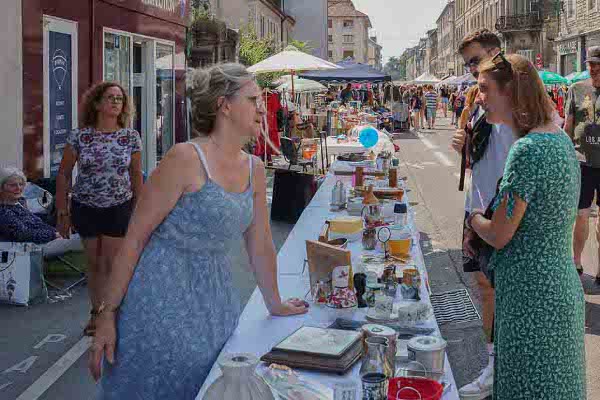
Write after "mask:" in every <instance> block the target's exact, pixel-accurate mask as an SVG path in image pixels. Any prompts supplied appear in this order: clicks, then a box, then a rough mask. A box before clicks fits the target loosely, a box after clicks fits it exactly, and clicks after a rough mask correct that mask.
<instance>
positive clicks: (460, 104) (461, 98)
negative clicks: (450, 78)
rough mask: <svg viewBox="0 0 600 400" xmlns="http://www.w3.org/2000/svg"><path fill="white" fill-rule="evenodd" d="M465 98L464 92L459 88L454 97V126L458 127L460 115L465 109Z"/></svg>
mask: <svg viewBox="0 0 600 400" xmlns="http://www.w3.org/2000/svg"><path fill="white" fill-rule="evenodd" d="M466 100H467V98H466V96H465V92H464V91H463V90H459V91H458V93H456V96H455V97H454V102H453V105H454V126H455V127H456V128H458V127H459V126H458V121H459V120H460V116H461V115H462V112H463V110H464V109H465V102H466Z"/></svg>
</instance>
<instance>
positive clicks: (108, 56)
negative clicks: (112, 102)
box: [104, 32, 132, 95]
mask: <svg viewBox="0 0 600 400" xmlns="http://www.w3.org/2000/svg"><path fill="white" fill-rule="evenodd" d="M131 78H132V75H131V37H129V36H127V35H120V34H116V33H111V32H105V33H104V80H105V81H114V82H118V83H119V84H120V85H121V86H123V88H124V89H125V90H126V91H127V93H129V94H130V95H131Z"/></svg>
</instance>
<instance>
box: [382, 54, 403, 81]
mask: <svg viewBox="0 0 600 400" xmlns="http://www.w3.org/2000/svg"><path fill="white" fill-rule="evenodd" d="M383 71H384V72H385V73H386V74H388V75H390V76H391V77H392V80H395V81H399V80H405V79H406V60H405V59H404V57H390V59H389V60H388V62H387V63H386V64H385V66H384V67H383Z"/></svg>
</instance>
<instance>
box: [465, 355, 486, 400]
mask: <svg viewBox="0 0 600 400" xmlns="http://www.w3.org/2000/svg"><path fill="white" fill-rule="evenodd" d="M493 388H494V362H493V359H492V360H491V361H490V363H489V364H488V366H487V367H485V369H484V370H483V371H482V372H481V375H479V377H478V378H477V379H475V380H474V381H473V382H471V383H469V384H468V385H466V386H463V387H461V388H460V390H459V391H458V394H459V396H460V398H461V400H483V399H485V398H486V397H488V396H491V395H492V393H493Z"/></svg>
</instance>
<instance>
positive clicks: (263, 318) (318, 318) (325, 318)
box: [197, 174, 459, 400]
mask: <svg viewBox="0 0 600 400" xmlns="http://www.w3.org/2000/svg"><path fill="white" fill-rule="evenodd" d="M338 179H340V178H339V177H336V176H333V175H332V174H329V175H328V176H327V178H326V180H325V181H324V182H323V184H322V185H321V187H320V189H319V191H318V192H317V194H316V195H315V196H314V198H313V200H312V201H311V203H310V204H309V205H308V207H307V208H306V209H305V211H304V212H303V214H302V216H301V217H300V219H299V220H298V222H297V223H296V225H295V226H294V229H293V230H292V231H291V233H290V235H289V236H288V238H287V240H286V242H285V244H284V245H283V247H282V248H281V250H280V252H279V254H278V256H277V262H278V282H279V291H280V293H281V296H282V297H283V298H290V297H299V298H307V296H308V293H309V291H310V280H309V275H308V267H307V268H306V269H304V271H303V264H304V259H305V258H306V245H305V241H306V240H316V239H317V237H318V235H319V232H320V230H321V226H322V224H323V223H324V221H325V219H327V218H330V217H333V216H337V215H341V214H346V212H345V211H342V212H331V211H329V194H330V193H331V189H332V188H333V185H334V184H335V182H336V181H337V180H338ZM341 179H342V180H343V181H344V182H345V184H347V185H349V184H350V178H349V177H343V178H341ZM410 220H411V222H412V221H414V219H412V218H411V219H410ZM412 228H413V232H414V239H415V240H413V242H414V244H415V245H414V246H413V248H412V249H411V256H412V258H413V262H414V264H415V266H416V267H417V268H418V269H419V271H420V273H421V276H422V278H423V282H427V281H428V278H427V270H426V269H425V264H424V261H423V255H422V253H421V248H420V246H419V245H418V232H417V231H416V229H415V227H414V223H412ZM348 249H349V250H351V251H352V265H353V268H354V269H355V270H356V268H357V267H358V265H359V263H360V262H361V258H360V254H361V250H362V244H361V242H360V241H357V242H351V243H349V245H348ZM428 287H429V285H428V284H423V285H422V286H421V298H422V299H423V301H429V292H428ZM307 300H308V298H307ZM366 312H367V309H366V308H363V309H358V308H354V309H346V310H336V309H332V308H329V307H326V306H316V305H313V304H311V308H310V310H309V312H308V313H307V314H305V315H299V316H293V317H273V316H270V315H269V313H268V311H267V309H266V306H265V304H264V302H263V298H262V295H261V293H260V291H259V290H258V288H257V289H256V290H254V293H253V294H252V296H251V298H250V300H249V301H248V304H247V305H246V307H245V309H244V311H243V313H242V315H241V317H240V321H239V325H238V327H237V329H236V330H235V332H234V333H233V335H232V336H231V337H230V338H229V340H228V341H227V343H226V344H225V346H224V348H223V350H222V352H221V354H224V353H252V354H255V355H256V356H258V357H260V356H262V355H263V354H265V353H267V352H269V351H270V350H271V348H272V347H273V346H275V345H276V344H277V343H279V342H280V341H281V340H283V339H284V338H285V337H287V336H289V335H290V334H291V333H292V332H294V331H295V330H296V329H298V328H299V327H301V326H303V325H308V326H320V327H327V326H329V325H331V324H332V323H333V322H334V321H335V319H336V318H348V319H355V320H364V319H365V315H366ZM419 326H422V327H426V328H434V329H435V331H436V333H435V334H437V335H440V332H439V329H438V326H437V323H436V321H435V319H434V317H433V316H432V317H431V319H430V320H428V321H426V322H425V323H423V324H421V325H419ZM360 365H361V363H360V362H357V363H356V364H355V365H354V367H353V368H352V369H351V370H350V371H349V372H348V373H347V374H346V375H343V376H340V375H335V374H326V373H319V372H313V371H305V370H299V369H298V370H295V371H296V372H297V373H298V374H299V375H300V376H301V377H303V378H306V379H309V380H311V381H315V382H318V383H321V384H323V385H325V386H327V387H329V388H333V387H334V385H335V384H336V383H349V382H353V383H355V384H356V387H357V388H359V389H360V376H359V370H360ZM219 375H220V370H219V367H218V365H217V364H216V363H215V365H214V366H213V368H212V370H211V372H210V374H209V376H208V378H207V379H206V381H205V382H204V385H203V386H202V388H201V389H200V393H199V394H198V396H197V399H202V398H203V396H204V393H205V392H206V390H207V388H208V386H210V384H211V383H212V382H213V381H214V380H215V379H217V377H219ZM443 379H444V381H445V382H447V383H448V384H449V388H448V390H446V392H445V394H444V396H443V398H442V399H443V400H456V399H458V398H459V397H458V390H457V388H456V384H455V382H454V376H453V374H452V370H451V368H450V363H449V362H448V357H447V356H446V372H445V376H444V378H443ZM359 393H360V391H359ZM332 396H333V391H332ZM332 398H333V397H332ZM225 400H229V399H225ZM232 400H235V399H232ZM357 400H358V399H357Z"/></svg>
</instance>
